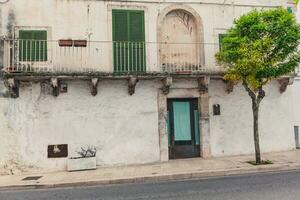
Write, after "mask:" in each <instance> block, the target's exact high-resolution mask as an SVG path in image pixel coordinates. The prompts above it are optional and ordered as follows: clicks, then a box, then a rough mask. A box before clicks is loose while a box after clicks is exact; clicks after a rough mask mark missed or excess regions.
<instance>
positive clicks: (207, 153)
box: [158, 88, 211, 162]
mask: <svg viewBox="0 0 300 200" xmlns="http://www.w3.org/2000/svg"><path fill="white" fill-rule="evenodd" d="M174 98H197V99H198V109H199V128H200V155H199V156H200V157H202V158H209V157H211V150H210V129H209V96H208V91H207V92H204V93H203V92H199V89H197V88H187V89H181V88H180V89H175V88H174V89H170V92H169V93H168V94H167V95H166V94H163V92H162V90H159V92H158V127H159V147H160V161H161V162H166V161H169V145H168V134H167V99H174Z"/></svg>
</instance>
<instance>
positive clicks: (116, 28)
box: [113, 10, 129, 42]
mask: <svg viewBox="0 0 300 200" xmlns="http://www.w3.org/2000/svg"><path fill="white" fill-rule="evenodd" d="M113 40H114V41H117V42H123V41H128V40H129V36H128V13H127V12H126V11H121V10H113Z"/></svg>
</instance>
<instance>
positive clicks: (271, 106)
mask: <svg viewBox="0 0 300 200" xmlns="http://www.w3.org/2000/svg"><path fill="white" fill-rule="evenodd" d="M292 89H293V88H291V87H288V89H287V91H286V92H284V93H282V94H281V93H280V92H279V86H278V83H277V82H272V83H270V84H268V85H267V86H266V97H265V98H264V99H263V101H262V102H261V107H260V116H259V117H260V118H259V129H260V139H261V150H262V152H270V151H282V150H290V149H294V148H295V140H294V132H293V124H292V122H293V114H292V113H293V107H292V106H293V105H292V93H293V90H292ZM213 104H220V106H221V115H220V116H214V115H213V113H212V110H211V112H210V134H211V150H212V154H213V155H214V156H225V155H238V154H250V153H254V140H253V125H252V124H253V117H252V109H251V106H252V105H251V99H250V97H249V96H248V94H247V92H246V91H245V89H244V88H243V87H242V86H241V85H238V86H235V88H234V91H233V92H232V93H230V94H227V93H226V92H225V85H224V83H223V82H222V81H211V85H210V105H211V106H210V107H211V108H212V106H213Z"/></svg>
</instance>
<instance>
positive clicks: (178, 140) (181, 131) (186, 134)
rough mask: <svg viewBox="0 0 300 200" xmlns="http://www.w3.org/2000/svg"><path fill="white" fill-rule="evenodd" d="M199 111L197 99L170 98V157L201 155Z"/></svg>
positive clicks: (168, 126)
mask: <svg viewBox="0 0 300 200" xmlns="http://www.w3.org/2000/svg"><path fill="white" fill-rule="evenodd" d="M198 115H199V112H198V100H197V99H169V100H168V114H167V132H168V141H169V142H168V143H169V157H170V159H176V158H192V157H199V156H200V133H199V131H200V130H199V116H198Z"/></svg>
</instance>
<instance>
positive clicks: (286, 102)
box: [0, 79, 295, 170]
mask: <svg viewBox="0 0 300 200" xmlns="http://www.w3.org/2000/svg"><path fill="white" fill-rule="evenodd" d="M159 87H161V84H159V81H154V80H152V81H150V80H149V81H145V80H140V82H139V83H138V84H137V87H136V93H135V94H134V95H133V96H129V95H128V93H127V90H128V88H127V81H126V80H120V81H117V80H114V81H109V80H106V81H101V82H100V83H99V86H98V90H99V93H98V95H97V96H96V97H93V96H91V95H90V88H89V85H88V82H84V81H72V82H68V92H67V93H62V94H60V95H59V96H58V97H53V96H52V95H51V94H48V93H47V90H43V91H42V92H41V87H40V84H38V83H29V84H25V85H24V84H22V86H21V88H20V97H19V98H17V99H5V98H0V111H1V112H0V120H1V123H0V138H1V145H0V152H1V155H0V166H1V167H0V168H3V165H4V164H7V163H16V164H15V165H19V166H23V167H24V168H25V167H26V168H28V167H31V168H41V169H45V170H46V169H48V170H64V169H66V159H65V158H62V159H61V158H57V159H48V158H47V146H48V145H51V144H68V145H69V156H70V157H72V156H76V153H75V151H76V150H78V148H80V147H85V146H87V145H93V146H96V147H98V148H99V149H100V150H99V151H98V153H97V162H98V165H122V164H126V165H128V164H141V163H151V162H159V161H160V148H165V147H160V146H159V131H158V129H159V128H158V116H159V114H158V95H157V94H158V91H159ZM176 91H181V93H182V92H184V94H185V95H184V97H189V96H191V95H192V94H193V95H194V94H195V91H198V88H197V80H195V79H194V80H185V79H178V80H175V81H174V84H173V85H172V87H171V93H170V94H173V95H174V94H175V93H174V92H176ZM266 91H267V96H266V98H265V99H264V100H263V102H262V105H261V112H260V114H261V115H260V136H261V148H262V151H263V152H271V151H281V150H290V149H294V148H295V141H294V135H293V118H292V117H293V115H292V107H291V106H292V103H291V92H292V90H291V88H288V89H287V91H286V92H285V93H283V94H280V93H279V89H278V85H277V82H274V83H272V84H271V85H269V86H268V87H267V89H266ZM209 98H210V138H209V143H210V146H211V152H212V156H225V155H240V154H249V153H253V151H254V148H253V136H252V113H251V103H250V98H249V97H248V96H247V93H246V92H245V91H244V89H243V88H242V87H241V86H237V87H235V89H234V91H233V92H232V93H231V94H227V93H226V92H225V84H224V83H223V81H221V80H220V81H218V80H211V82H210V86H209ZM213 104H220V105H221V115H220V116H213V113H212V105H213Z"/></svg>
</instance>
